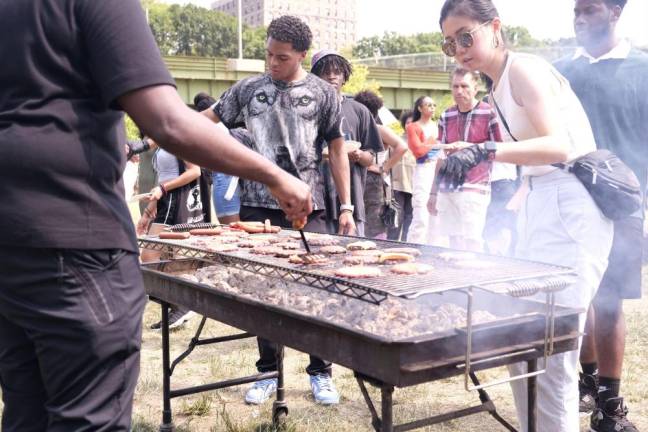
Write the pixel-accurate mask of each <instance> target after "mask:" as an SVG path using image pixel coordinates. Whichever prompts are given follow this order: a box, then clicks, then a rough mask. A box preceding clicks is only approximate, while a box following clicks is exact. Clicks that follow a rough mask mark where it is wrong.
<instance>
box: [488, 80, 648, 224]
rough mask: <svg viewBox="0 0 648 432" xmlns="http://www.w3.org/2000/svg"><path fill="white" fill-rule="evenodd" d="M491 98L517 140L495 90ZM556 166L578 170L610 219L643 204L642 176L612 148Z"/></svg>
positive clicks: (502, 119)
mask: <svg viewBox="0 0 648 432" xmlns="http://www.w3.org/2000/svg"><path fill="white" fill-rule="evenodd" d="M490 100H491V101H492V103H493V105H494V106H495V109H496V110H497V114H498V115H499V117H500V120H501V121H502V125H504V128H505V129H506V132H508V134H509V136H510V137H511V138H512V139H513V141H517V139H516V138H515V137H514V136H513V134H512V133H511V130H510V129H509V126H508V123H507V122H506V119H505V118H504V116H503V115H502V111H500V108H499V106H498V105H497V101H496V100H495V97H494V96H493V93H492V92H491V94H490ZM552 166H555V167H557V168H560V169H562V170H564V171H566V172H570V173H572V174H574V175H575V176H576V178H577V179H578V180H580V182H581V183H582V184H583V186H585V189H587V191H588V192H589V194H590V195H591V196H592V199H594V202H595V203H596V205H597V206H598V207H599V209H600V210H601V212H602V213H603V214H604V215H605V216H606V217H608V218H609V219H612V220H619V219H624V218H626V217H628V216H630V215H632V214H633V213H635V212H636V211H637V210H639V209H640V208H641V204H642V196H641V185H640V183H639V179H638V178H637V176H636V175H635V173H634V172H633V171H632V170H631V169H630V168H629V167H628V166H627V165H626V164H625V163H624V162H623V161H622V160H621V159H619V157H618V156H617V155H615V154H614V153H612V152H611V151H609V150H595V151H593V152H591V153H588V154H586V155H585V156H581V157H579V158H577V159H575V160H573V161H571V162H570V163H557V164H552Z"/></svg>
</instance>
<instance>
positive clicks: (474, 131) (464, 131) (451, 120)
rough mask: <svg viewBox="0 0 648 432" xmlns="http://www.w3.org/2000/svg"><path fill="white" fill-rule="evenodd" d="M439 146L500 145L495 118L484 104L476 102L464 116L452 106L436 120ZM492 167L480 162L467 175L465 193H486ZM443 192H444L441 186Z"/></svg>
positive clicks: (489, 164) (456, 107)
mask: <svg viewBox="0 0 648 432" xmlns="http://www.w3.org/2000/svg"><path fill="white" fill-rule="evenodd" d="M438 141H439V142H440V143H441V144H452V143H455V142H457V141H464V142H469V143H475V144H481V143H483V142H485V141H498V142H499V141H502V135H501V133H500V129H499V124H498V123H497V116H496V114H495V112H494V111H493V109H492V108H491V106H490V105H489V104H487V103H486V102H481V101H480V102H479V103H477V105H475V107H474V108H473V109H472V110H470V111H468V112H465V113H462V112H461V111H459V107H458V106H457V105H454V106H452V107H450V108H448V109H447V110H445V111H444V113H443V114H442V115H441V118H440V119H439V138H438ZM490 169H491V163H490V162H482V163H480V164H479V165H477V166H476V167H475V168H473V169H471V170H470V171H468V173H467V174H466V182H465V183H464V186H463V188H464V189H482V190H488V189H487V188H488V182H489V175H490ZM441 189H442V190H446V188H445V187H444V185H443V184H442V185H441Z"/></svg>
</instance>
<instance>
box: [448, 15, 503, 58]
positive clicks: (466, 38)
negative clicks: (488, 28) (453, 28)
mask: <svg viewBox="0 0 648 432" xmlns="http://www.w3.org/2000/svg"><path fill="white" fill-rule="evenodd" d="M492 21H493V20H489V21H486V22H483V23H481V24H479V25H478V26H477V27H475V28H474V29H472V30H470V31H466V32H463V33H459V35H458V36H457V38H456V39H452V38H446V40H445V41H444V42H443V45H441V50H442V51H443V53H444V54H445V55H447V56H448V57H454V56H455V55H457V44H458V45H459V46H460V47H462V48H470V47H471V46H473V44H474V43H475V37H474V36H473V33H475V32H476V31H477V30H479V29H480V28H482V27H484V26H485V25H488V24H490V23H491V22H492Z"/></svg>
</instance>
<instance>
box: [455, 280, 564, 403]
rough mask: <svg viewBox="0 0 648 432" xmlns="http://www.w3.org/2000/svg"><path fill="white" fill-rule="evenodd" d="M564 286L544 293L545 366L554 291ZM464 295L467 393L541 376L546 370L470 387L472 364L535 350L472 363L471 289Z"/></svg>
mask: <svg viewBox="0 0 648 432" xmlns="http://www.w3.org/2000/svg"><path fill="white" fill-rule="evenodd" d="M555 279H556V280H559V278H555ZM562 279H563V280H565V278H562ZM564 286H565V285H564V283H561V284H558V283H556V284H554V285H552V286H550V287H549V288H548V289H547V292H546V312H545V337H544V349H543V351H544V353H543V357H544V364H545V365H546V364H547V357H549V356H550V355H552V354H553V351H554V336H555V318H556V315H555V312H556V300H555V295H554V293H555V291H554V289H555V290H556V291H559V290H561V289H563V288H564ZM476 288H481V289H484V288H483V287H476ZM536 292H537V291H536ZM466 294H467V297H468V300H467V305H466V363H465V365H464V366H465V370H464V388H465V389H466V390H467V391H473V390H481V389H483V388H486V387H491V386H494V385H498V384H504V383H507V382H512V381H518V380H521V379H526V378H531V377H534V376H537V375H541V374H543V373H545V370H546V369H541V370H538V371H534V372H529V373H525V374H520V375H516V376H513V377H509V378H504V379H500V380H496V381H492V382H488V383H485V384H481V385H472V384H471V382H470V373H471V372H472V371H471V368H472V365H473V364H478V363H483V362H486V361H492V360H497V359H500V358H506V357H514V356H517V355H521V354H526V353H529V352H532V351H534V350H535V349H532V350H524V351H518V352H514V353H509V354H504V355H500V356H495V357H491V358H488V359H482V360H479V361H473V360H472V336H473V329H472V327H473V322H472V317H473V288H472V287H471V288H469V289H468V290H467V291H466Z"/></svg>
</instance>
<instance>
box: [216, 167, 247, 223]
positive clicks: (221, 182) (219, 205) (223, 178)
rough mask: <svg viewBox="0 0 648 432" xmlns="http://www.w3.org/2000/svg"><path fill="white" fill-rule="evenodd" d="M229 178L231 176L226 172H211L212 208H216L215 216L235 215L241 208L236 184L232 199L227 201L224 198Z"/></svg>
mask: <svg viewBox="0 0 648 432" xmlns="http://www.w3.org/2000/svg"><path fill="white" fill-rule="evenodd" d="M231 179H232V176H229V175H227V174H223V173H219V172H214V173H213V174H212V180H213V189H212V190H213V192H212V194H213V197H214V210H216V216H218V217H222V216H233V215H237V214H239V211H240V210H241V201H240V199H239V187H238V186H236V191H235V192H234V196H233V197H232V199H231V200H229V201H227V200H226V199H225V193H226V192H227V188H228V187H229V184H230V180H231Z"/></svg>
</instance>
